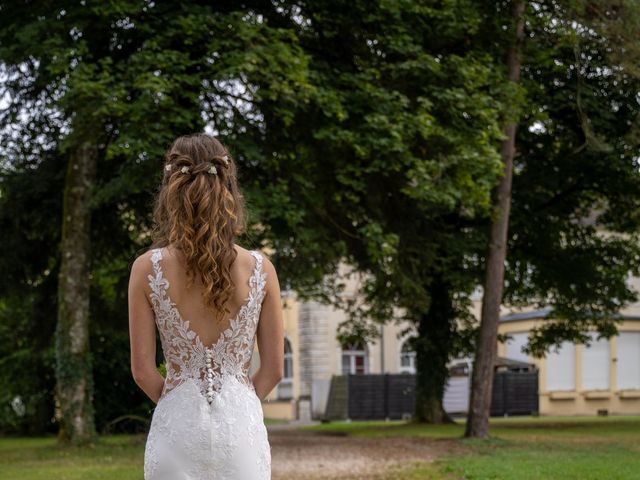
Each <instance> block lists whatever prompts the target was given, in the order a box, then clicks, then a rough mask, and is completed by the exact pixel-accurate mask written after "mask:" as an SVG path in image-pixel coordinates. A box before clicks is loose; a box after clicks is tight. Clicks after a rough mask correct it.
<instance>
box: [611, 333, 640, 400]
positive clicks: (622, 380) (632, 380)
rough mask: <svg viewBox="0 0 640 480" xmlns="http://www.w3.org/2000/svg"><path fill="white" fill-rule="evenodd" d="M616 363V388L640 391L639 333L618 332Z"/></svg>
mask: <svg viewBox="0 0 640 480" xmlns="http://www.w3.org/2000/svg"><path fill="white" fill-rule="evenodd" d="M616 363H617V371H618V375H617V376H618V388H619V389H620V390H625V389H634V390H635V389H640V332H620V334H619V336H618V360H617V362H616Z"/></svg>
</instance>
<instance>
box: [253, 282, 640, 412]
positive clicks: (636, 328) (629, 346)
mask: <svg viewBox="0 0 640 480" xmlns="http://www.w3.org/2000/svg"><path fill="white" fill-rule="evenodd" d="M632 282H633V283H634V286H635V287H636V288H638V289H639V290H640V279H634V280H632ZM355 292H356V288H355V284H354V285H352V286H351V290H350V293H348V294H349V295H355ZM480 301H481V299H480V296H479V295H478V294H476V296H475V297H474V302H473V303H474V305H473V311H474V314H475V315H476V317H477V318H479V311H480ZM283 305H284V330H285V377H284V378H283V379H282V381H281V382H280V384H279V385H278V386H277V387H276V388H275V389H274V390H273V391H272V392H271V393H270V395H269V396H268V397H267V399H266V400H265V401H264V402H263V410H264V415H265V417H267V418H277V419H288V420H292V419H299V420H306V419H310V418H318V417H320V416H322V413H323V412H324V408H325V405H326V400H327V397H328V391H329V385H330V381H331V377H332V375H340V374H344V373H356V374H357V373H401V372H406V373H415V353H414V352H411V351H410V350H409V349H408V348H407V343H406V340H407V339H408V338H409V337H410V336H411V335H413V334H414V333H415V330H414V328H413V326H412V325H410V324H408V323H403V322H401V323H395V322H389V323H388V324H387V325H384V326H382V327H380V328H381V336H380V338H379V339H376V341H374V342H371V343H369V344H367V345H346V346H343V345H340V344H339V342H338V340H337V339H336V332H337V329H338V325H339V323H340V322H342V321H344V320H345V319H346V315H345V313H344V312H342V311H340V310H335V309H333V308H331V307H329V306H327V305H323V304H320V303H317V302H313V301H311V302H299V301H297V300H296V298H295V295H294V294H293V293H290V292H284V293H283ZM547 316H548V311H547V310H526V309H525V310H519V311H510V310H508V309H506V308H503V315H502V318H501V322H500V325H499V332H500V333H509V334H511V335H512V337H513V338H512V339H511V340H510V341H509V342H507V343H506V344H499V345H498V346H497V353H498V355H499V356H500V357H506V358H511V359H514V360H522V361H526V362H528V363H533V364H535V365H536V366H537V367H538V369H539V389H538V390H539V411H540V414H541V415H596V414H597V413H598V412H599V411H606V412H607V413H609V414H640V302H639V303H637V304H634V305H631V306H629V307H628V308H627V309H625V310H624V311H622V312H620V316H621V318H622V320H623V321H622V323H620V324H619V335H617V336H616V337H614V338H612V339H611V340H608V341H607V340H599V341H596V342H595V343H594V344H593V345H592V346H591V347H589V348H587V347H585V346H584V345H574V344H572V343H569V342H565V343H563V345H562V347H561V349H560V350H559V351H557V352H555V351H552V352H550V353H549V354H548V355H547V356H546V357H545V358H542V359H534V358H530V357H528V356H527V355H526V354H524V353H523V352H522V351H521V347H522V345H523V344H524V343H526V341H527V335H528V332H529V331H530V330H531V329H532V328H533V327H535V326H536V325H540V324H541V323H542V322H546V321H549V319H548V318H547ZM256 353H257V352H256ZM253 358H254V365H253V366H252V367H253V368H257V366H258V364H259V356H258V355H257V354H256V355H254V357H253ZM460 361H462V362H467V363H469V364H470V363H471V359H468V358H467V359H457V360H452V362H451V363H452V364H454V363H458V362H460ZM468 388H469V382H468V380H467V379H463V378H460V377H457V378H455V379H451V381H450V385H448V386H447V391H446V393H445V402H444V403H445V409H446V410H449V409H451V410H453V411H455V412H456V413H461V412H463V411H464V409H465V408H466V405H468V400H467V397H468Z"/></svg>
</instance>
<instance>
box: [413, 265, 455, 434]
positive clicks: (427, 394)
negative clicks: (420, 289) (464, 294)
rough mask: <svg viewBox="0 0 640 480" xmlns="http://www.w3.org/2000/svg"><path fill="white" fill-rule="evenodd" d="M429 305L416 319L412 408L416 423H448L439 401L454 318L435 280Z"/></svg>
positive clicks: (443, 285) (441, 286)
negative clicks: (414, 399)
mask: <svg viewBox="0 0 640 480" xmlns="http://www.w3.org/2000/svg"><path fill="white" fill-rule="evenodd" d="M429 290H430V292H429V293H430V296H431V304H430V306H429V309H428V311H427V312H426V313H424V314H423V315H422V316H421V317H420V322H419V324H418V338H417V339H416V342H415V344H414V348H415V352H416V370H417V373H416V408H415V418H416V421H418V422H427V423H450V422H452V421H453V420H452V419H451V418H450V417H449V415H448V414H447V413H446V412H445V411H444V408H443V405H442V398H443V396H444V388H445V385H446V383H447V379H448V377H449V373H448V370H447V363H448V361H449V352H450V350H451V341H452V335H451V322H452V320H453V317H454V313H453V307H452V303H451V290H450V288H449V286H448V285H447V284H446V282H444V281H443V280H442V279H441V278H438V277H436V278H435V279H434V281H433V283H432V285H431V287H430V289H429Z"/></svg>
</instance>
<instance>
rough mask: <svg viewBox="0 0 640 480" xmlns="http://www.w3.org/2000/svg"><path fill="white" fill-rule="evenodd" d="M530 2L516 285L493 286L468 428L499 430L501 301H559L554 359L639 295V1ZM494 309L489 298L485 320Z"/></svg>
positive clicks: (538, 338)
mask: <svg viewBox="0 0 640 480" xmlns="http://www.w3.org/2000/svg"><path fill="white" fill-rule="evenodd" d="M531 5H532V7H533V8H532V9H531V12H530V14H529V15H528V16H527V17H528V25H529V26H528V35H529V36H530V37H531V38H533V39H534V40H535V43H534V42H527V44H526V45H525V46H524V48H525V53H524V54H523V57H522V66H523V68H522V71H523V72H524V74H523V79H522V81H523V84H524V90H525V91H526V102H525V103H523V105H526V108H523V109H522V112H523V115H522V117H521V120H520V122H521V124H522V126H526V127H528V128H520V129H519V133H518V139H517V144H518V150H519V151H520V154H519V155H518V157H517V160H516V166H515V170H516V172H517V173H516V174H515V176H514V190H513V206H514V208H513V213H512V218H513V222H512V226H511V235H509V237H508V244H509V248H508V249H509V252H510V255H509V257H510V259H509V261H507V262H506V265H507V271H506V277H507V282H506V287H505V295H504V299H502V281H501V279H498V280H496V281H495V282H493V283H492V284H491V285H489V284H488V282H487V285H486V286H485V300H486V299H487V297H489V298H490V299H491V300H492V305H493V307H494V308H493V312H490V313H492V315H491V316H490V321H489V322H487V323H486V324H484V325H483V328H486V329H487V332H486V335H485V337H484V339H483V340H484V341H482V340H481V342H480V343H479V344H478V352H477V360H476V361H478V359H481V360H482V361H483V363H481V364H480V365H477V372H476V373H477V376H476V375H474V384H473V392H472V398H474V397H475V401H472V410H471V412H470V416H469V418H468V420H467V429H466V432H465V434H466V435H467V436H480V437H486V436H487V435H488V415H489V412H488V408H489V404H488V402H489V401H490V396H487V395H488V394H487V390H488V389H489V390H490V388H491V377H492V371H493V369H492V368H491V364H490V362H489V361H488V359H487V357H489V356H491V355H495V337H494V336H493V335H494V332H495V329H496V327H497V323H496V322H497V319H498V312H497V311H496V310H495V308H496V302H498V301H502V300H504V302H505V303H507V304H511V305H517V306H524V305H531V304H533V305H535V306H537V307H551V310H552V311H551V313H550V317H551V318H552V319H553V321H551V320H550V321H548V322H546V323H545V324H544V325H543V326H541V327H539V328H536V329H535V330H534V331H533V332H532V334H531V336H530V341H529V345H528V351H529V352H530V353H532V354H534V355H535V356H543V355H544V354H545V353H546V351H547V350H548V348H549V347H550V346H552V345H558V344H559V343H561V342H562V341H563V340H571V341H576V342H581V343H589V340H588V338H589V337H588V336H587V330H590V329H596V330H597V331H598V332H599V334H601V335H602V336H604V337H609V336H611V335H614V334H615V333H616V328H615V322H616V315H617V313H618V311H619V309H620V308H622V307H623V306H624V305H625V304H627V303H628V302H630V301H633V300H634V299H635V298H636V292H633V291H632V290H630V287H629V285H628V284H627V283H626V279H627V276H628V275H629V274H636V275H637V274H638V258H639V257H638V255H639V253H640V250H639V242H638V235H637V232H638V228H639V224H638V217H637V211H638V204H639V201H640V198H639V196H638V194H637V192H638V186H639V182H640V177H639V175H638V170H637V166H636V161H635V160H634V158H633V155H634V154H632V153H631V152H633V151H637V146H638V143H637V136H636V134H635V132H636V131H637V125H638V123H637V119H638V113H640V112H639V110H638V106H637V103H636V102H635V101H634V100H633V99H634V97H635V95H636V92H637V89H638V77H637V69H635V67H634V66H633V65H634V62H633V58H636V55H637V53H634V52H637V48H636V45H635V39H634V34H633V32H637V31H638V21H639V20H640V15H639V14H640V11H639V10H638V8H637V6H635V5H633V4H631V3H628V2H614V3H611V2H577V1H576V2H531ZM623 51H624V52H628V55H626V56H625V55H621V53H622V52H623ZM629 67H630V68H629ZM541 225H544V228H541V227H540V226H541ZM603 231H606V232H607V233H606V234H604V235H603ZM490 261H491V260H490V257H489V258H488V259H487V263H488V264H489V262H490ZM487 310H488V305H484V304H483V322H484V320H485V317H484V316H485V313H486V311H487ZM482 402H484V405H481V404H482Z"/></svg>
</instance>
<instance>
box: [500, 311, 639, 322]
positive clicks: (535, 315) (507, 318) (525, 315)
mask: <svg viewBox="0 0 640 480" xmlns="http://www.w3.org/2000/svg"><path fill="white" fill-rule="evenodd" d="M551 313H552V309H551V308H541V309H539V310H531V311H530V312H518V313H509V314H507V315H503V316H502V317H500V322H501V323H502V322H515V321H518V320H534V319H539V318H548V317H549V316H550V314H551ZM615 318H618V319H621V320H640V315H629V314H624V313H619V314H617V315H615Z"/></svg>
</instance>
